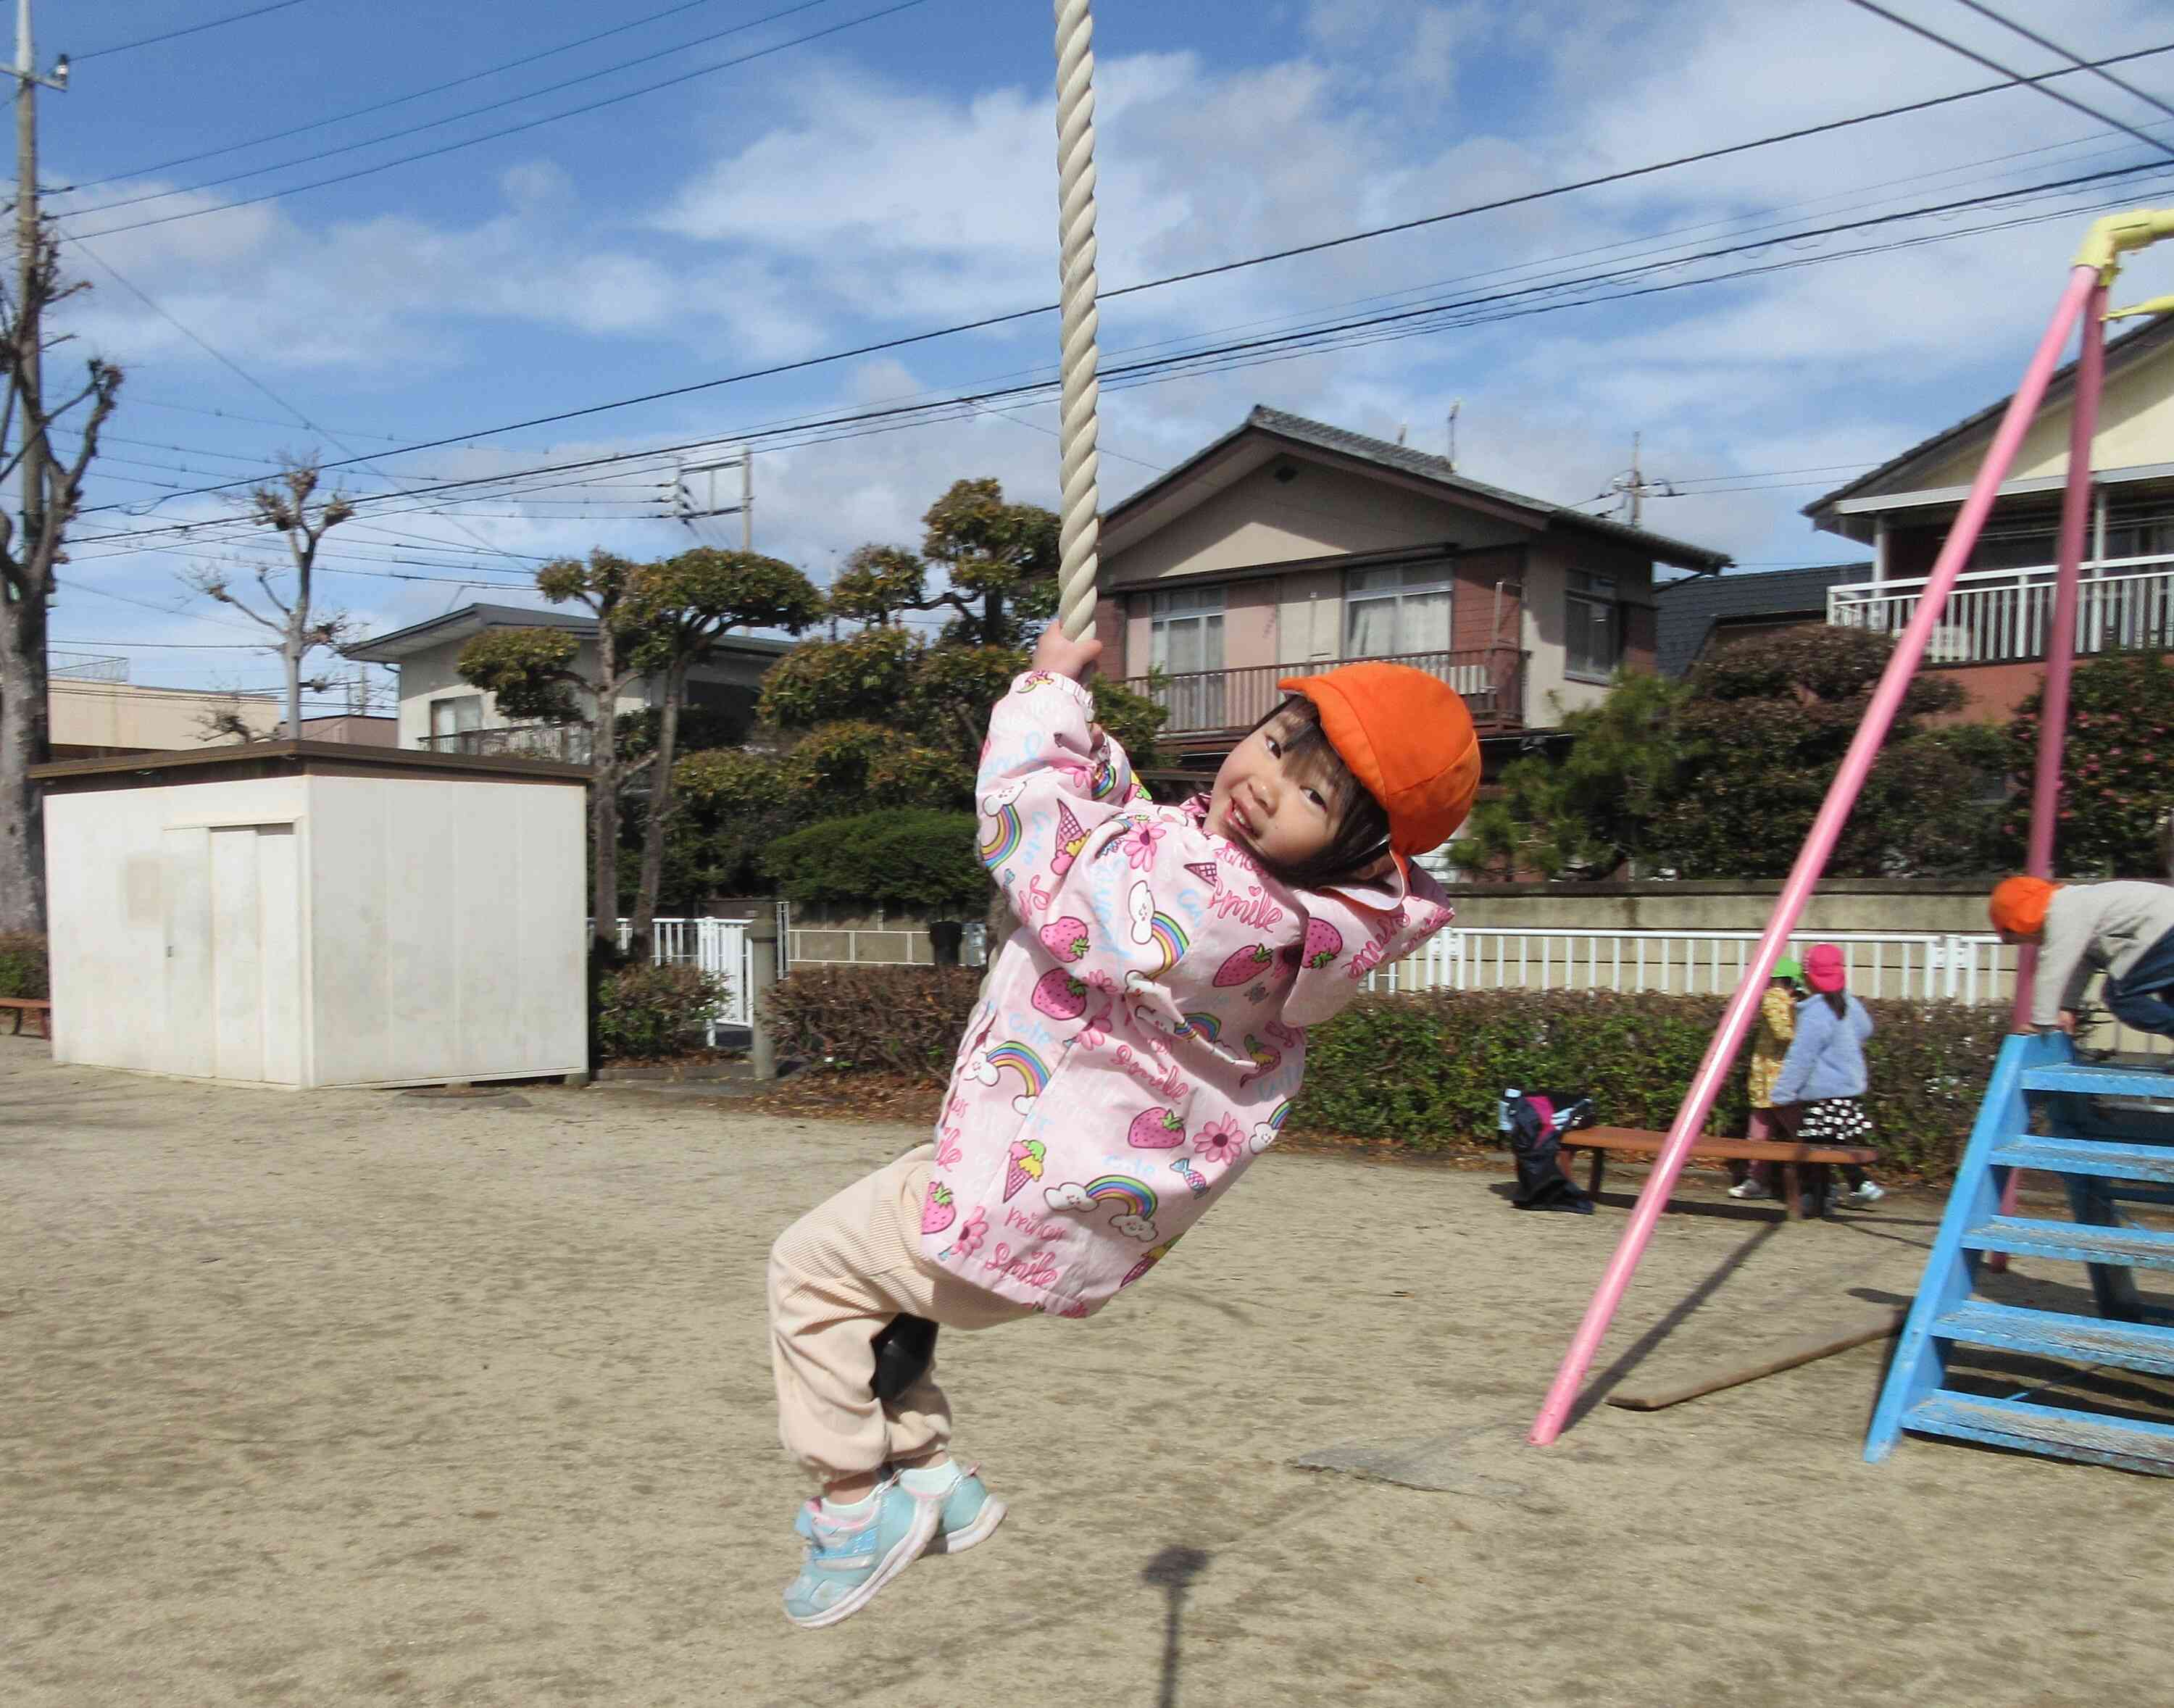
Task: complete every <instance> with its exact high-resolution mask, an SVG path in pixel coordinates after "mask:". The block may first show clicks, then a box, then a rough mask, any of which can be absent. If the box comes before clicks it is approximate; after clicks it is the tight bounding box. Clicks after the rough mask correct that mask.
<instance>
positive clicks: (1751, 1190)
mask: <svg viewBox="0 0 2174 1708" xmlns="http://www.w3.org/2000/svg"><path fill="white" fill-rule="evenodd" d="M1728 1195H1729V1197H1732V1198H1771V1197H1773V1196H1774V1194H1773V1193H1771V1192H1768V1191H1767V1190H1766V1182H1765V1181H1762V1180H1760V1178H1759V1177H1758V1176H1756V1175H1746V1176H1744V1178H1743V1179H1742V1180H1740V1181H1737V1183H1736V1184H1735V1185H1734V1186H1731V1187H1730V1188H1729V1189H1728Z"/></svg>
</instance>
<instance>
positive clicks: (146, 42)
mask: <svg viewBox="0 0 2174 1708" xmlns="http://www.w3.org/2000/svg"><path fill="white" fill-rule="evenodd" d="M301 3H302V0H273V3H272V4H271V5H269V6H259V7H257V8H254V9H253V10H251V11H248V12H233V13H229V14H227V15H226V16H225V17H224V18H212V19H206V20H205V21H204V22H203V23H202V24H187V25H185V26H183V27H182V28H181V29H179V30H168V31H167V32H166V33H165V35H146V36H144V37H143V38H142V39H141V40H139V41H123V42H120V43H118V44H116V46H112V47H94V48H93V49H91V51H89V52H88V53H78V54H76V55H74V56H73V58H74V61H75V62H76V63H78V64H80V63H81V62H83V61H84V60H86V59H104V58H105V57H107V56H109V55H111V54H116V53H127V52H130V51H133V50H134V49H136V48H138V47H155V46H158V45H159V44H160V42H162V41H179V40H180V39H181V37H182V36H184V35H198V34H201V33H202V32H203V31H204V30H217V29H219V28H220V27H221V26H222V25H224V24H239V23H241V21H242V20H243V19H246V18H262V16H263V15H264V14H266V13H268V12H284V11H285V10H286V9H287V8H289V6H299V5H300V4H301Z"/></svg>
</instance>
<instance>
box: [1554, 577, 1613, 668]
mask: <svg viewBox="0 0 2174 1708" xmlns="http://www.w3.org/2000/svg"><path fill="white" fill-rule="evenodd" d="M1563 653H1564V657H1563V668H1564V669H1565V670H1566V672H1567V673H1569V674H1570V675H1572V676H1583V677H1593V678H1599V679H1601V680H1603V681H1604V680H1606V679H1607V678H1608V677H1609V675H1610V674H1612V673H1614V669H1615V667H1616V665H1617V664H1618V663H1619V662H1620V661H1621V659H1622V657H1623V619H1622V613H1621V612H1620V609H1619V608H1618V607H1617V605H1616V603H1615V578H1614V576H1594V575H1588V574H1587V572H1586V571H1585V570H1571V572H1570V584H1569V586H1568V588H1567V589H1566V592H1565V593H1564V596H1563Z"/></svg>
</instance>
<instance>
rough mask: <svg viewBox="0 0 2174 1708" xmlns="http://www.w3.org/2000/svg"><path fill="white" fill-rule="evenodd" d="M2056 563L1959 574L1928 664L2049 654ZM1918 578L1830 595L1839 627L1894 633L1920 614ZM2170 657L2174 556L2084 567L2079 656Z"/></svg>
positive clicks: (1831, 619) (1861, 584) (1831, 618)
mask: <svg viewBox="0 0 2174 1708" xmlns="http://www.w3.org/2000/svg"><path fill="white" fill-rule="evenodd" d="M2053 577H2054V570H2053V567H2052V565H2050V564H2049V565H2040V566H2038V567H2036V568H2034V569H2027V570H1971V571H1969V572H1968V573H1966V574H1965V575H1962V576H1958V577H1957V578H1956V581H1955V591H1954V592H1951V593H1950V594H1949V595H1948V604H1947V608H1946V609H1945V610H1944V611H1943V612H1942V613H1940V622H1939V627H1938V628H1936V629H1934V630H1933V638H1932V640H1931V641H1930V642H1929V643H1928V645H1927V646H1926V648H1925V662H1926V663H1928V664H2012V663H2022V662H2026V661H2030V660H2035V659H2042V658H2043V657H2045V656H2046V635H2047V630H2050V629H2051V628H2052V623H2053ZM1924 591H1925V583H1924V581H1923V580H1922V579H1920V580H1914V581H1854V582H1852V583H1850V584H1849V585H1847V586H1839V587H1830V588H1828V589H1827V621H1828V623H1829V624H1831V625H1833V626H1835V627H1837V628H1854V629H1870V630H1874V631H1875V632H1876V633H1879V634H1883V635H1892V634H1899V633H1901V630H1903V629H1905V628H1906V627H1907V626H1908V625H1909V623H1910V619H1912V617H1914V616H1915V615H1916V614H1917V601H1918V599H1919V597H1921V596H1922V595H1923V592H1924ZM2145 649H2149V650H2153V651H2161V652H2174V556H2166V557H2152V558H2110V559H2106V560H2105V561H2103V562H2100V563H2090V564H2085V565H2084V579H2083V582H2082V585H2081V586H2080V587H2079V589H2078V590H2077V603H2076V651H2077V652H2078V653H2079V654H2090V653H2095V652H2114V651H2132V650H2145Z"/></svg>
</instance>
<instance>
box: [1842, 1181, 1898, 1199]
mask: <svg viewBox="0 0 2174 1708" xmlns="http://www.w3.org/2000/svg"><path fill="white" fill-rule="evenodd" d="M1886 1196H1887V1189H1886V1188H1885V1186H1881V1185H1880V1184H1879V1182H1878V1181H1858V1183H1857V1184H1856V1185H1855V1186H1851V1187H1850V1188H1849V1189H1848V1190H1847V1191H1846V1192H1843V1193H1842V1195H1841V1202H1842V1203H1846V1204H1876V1203H1879V1201H1880V1200H1881V1199H1882V1198H1884V1197H1886Z"/></svg>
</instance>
